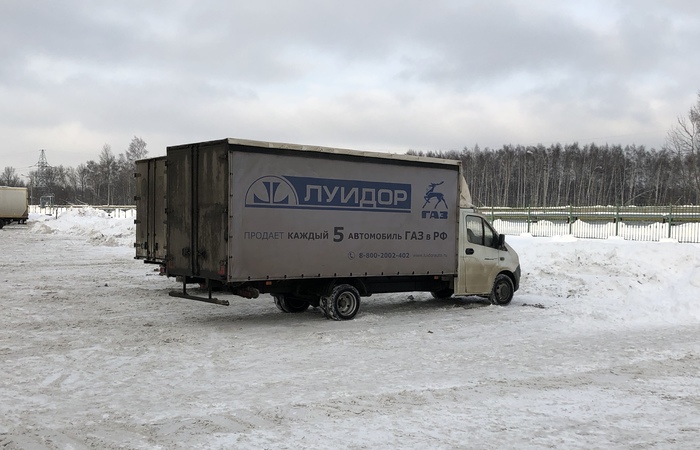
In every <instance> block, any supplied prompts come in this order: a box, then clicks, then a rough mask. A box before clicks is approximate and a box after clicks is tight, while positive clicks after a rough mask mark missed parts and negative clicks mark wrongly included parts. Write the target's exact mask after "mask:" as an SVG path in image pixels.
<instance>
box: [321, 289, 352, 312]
mask: <svg viewBox="0 0 700 450" xmlns="http://www.w3.org/2000/svg"><path fill="white" fill-rule="evenodd" d="M321 307H322V308H323V312H324V313H326V317H328V318H329V319H332V320H350V319H352V318H354V317H355V316H356V315H357V313H358V311H359V310H360V293H359V292H358V291H357V289H355V287H354V286H352V285H349V284H340V285H338V286H336V287H335V288H333V291H332V292H331V295H329V296H328V297H322V298H321Z"/></svg>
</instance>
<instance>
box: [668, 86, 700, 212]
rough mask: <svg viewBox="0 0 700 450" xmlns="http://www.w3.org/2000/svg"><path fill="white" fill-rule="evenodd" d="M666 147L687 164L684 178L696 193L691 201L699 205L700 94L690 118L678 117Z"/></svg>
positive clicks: (683, 168) (682, 166)
mask: <svg viewBox="0 0 700 450" xmlns="http://www.w3.org/2000/svg"><path fill="white" fill-rule="evenodd" d="M666 146H667V148H668V149H669V150H671V151H673V152H675V153H676V154H677V155H678V156H679V157H680V158H681V159H682V160H683V162H684V163H685V164H682V165H681V171H682V175H683V177H682V178H684V179H686V180H687V181H688V182H689V183H691V186H692V188H693V189H692V190H691V191H694V195H691V196H690V198H689V200H690V201H694V202H696V203H697V202H698V201H699V200H700V92H698V100H697V103H696V104H695V105H694V106H693V107H691V108H690V111H689V112H688V116H687V117H683V116H680V117H678V123H677V124H676V126H674V127H673V128H672V129H671V131H669V133H668V137H667V140H666ZM689 194H691V192H689Z"/></svg>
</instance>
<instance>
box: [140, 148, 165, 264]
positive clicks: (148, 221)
mask: <svg viewBox="0 0 700 450" xmlns="http://www.w3.org/2000/svg"><path fill="white" fill-rule="evenodd" d="M165 162H166V161H165V156H160V157H156V158H149V159H143V160H139V161H136V173H135V174H134V176H135V177H136V192H137V195H136V196H135V197H134V201H135V203H136V220H134V223H135V224H136V242H135V243H134V247H135V248H136V259H143V260H144V261H145V262H147V263H153V264H163V263H164V262H165V256H166V237H167V236H166V230H167V228H166V214H165V208H166V187H167V185H166V179H167V178H166V175H167V174H166V169H165Z"/></svg>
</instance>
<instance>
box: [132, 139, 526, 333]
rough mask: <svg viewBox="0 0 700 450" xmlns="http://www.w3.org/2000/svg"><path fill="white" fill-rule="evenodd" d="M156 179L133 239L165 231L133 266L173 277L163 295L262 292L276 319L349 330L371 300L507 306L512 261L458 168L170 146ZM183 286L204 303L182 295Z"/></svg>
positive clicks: (513, 286) (426, 161) (404, 159)
mask: <svg viewBox="0 0 700 450" xmlns="http://www.w3.org/2000/svg"><path fill="white" fill-rule="evenodd" d="M149 161H150V160H143V161H141V162H139V163H138V164H137V166H138V165H140V167H141V168H142V169H139V172H140V173H142V174H146V175H142V176H147V174H148V173H150V172H149V170H147V167H146V166H148V165H149V164H150V165H151V166H153V167H155V166H156V164H157V161H153V162H152V163H149ZM164 168H165V172H166V173H165V176H159V179H160V180H161V181H160V182H161V183H163V182H165V183H166V184H167V186H166V189H165V197H166V198H165V207H162V206H161V208H162V213H161V212H160V211H155V212H153V213H149V212H148V211H149V206H148V205H146V204H144V202H149V201H150V200H148V198H149V195H148V194H147V193H142V192H139V193H138V194H137V219H136V234H137V236H146V235H147V233H146V230H142V229H141V228H140V227H144V226H146V225H145V224H147V223H154V222H155V223H159V222H164V223H166V226H165V233H166V235H167V237H166V245H165V250H164V253H163V256H162V257H157V256H156V255H155V253H153V255H154V256H148V252H145V251H144V250H143V249H144V248H147V247H148V244H145V243H144V241H143V240H142V242H141V243H139V242H137V243H136V247H137V255H136V257H137V258H142V259H144V260H146V262H156V263H160V264H162V265H163V266H164V271H165V273H166V274H167V275H168V276H174V277H178V279H179V280H180V281H181V282H182V289H181V290H178V291H175V292H172V293H171V295H174V296H178V297H184V298H189V299H194V300H202V301H206V302H211V303H218V304H224V305H228V304H229V302H228V301H227V300H219V299H218V298H214V297H212V290H216V289H226V290H228V291H230V292H232V293H233V294H237V295H241V296H244V297H257V294H258V293H269V294H272V296H273V298H274V299H275V303H276V305H277V306H278V308H279V309H280V310H282V311H284V312H300V311H305V310H306V309H307V308H308V307H309V305H313V306H317V307H320V308H322V309H323V311H324V313H325V315H326V316H327V317H328V318H330V319H334V320H347V319H352V318H353V317H355V315H356V314H357V313H358V311H359V309H360V299H361V297H368V296H371V295H372V294H378V293H388V292H413V291H426V292H431V293H432V294H433V295H434V296H436V297H449V296H451V295H453V294H456V295H481V296H484V297H488V298H490V299H491V301H492V302H493V303H496V304H500V305H505V304H507V303H509V302H510V301H511V299H512V297H513V293H514V292H515V291H516V290H517V289H518V287H519V283H520V265H519V260H518V255H517V254H516V252H515V251H514V250H513V249H512V248H511V247H510V246H509V245H508V244H507V243H505V240H504V236H503V235H501V234H499V233H497V232H496V231H495V230H494V229H493V228H492V227H491V225H490V224H489V223H488V221H487V220H486V219H485V218H484V217H482V216H480V215H479V214H476V213H475V212H474V210H473V209H472V207H471V206H472V205H471V197H470V195H469V190H468V187H467V184H466V182H465V181H464V178H463V176H462V170H461V164H460V162H459V161H449V160H442V159H435V158H426V157H416V156H407V155H397V154H385V153H375V152H360V151H353V150H344V149H336V148H327V147H311V146H304V145H294V144H280V143H271V142H261V141H249V140H240V139H225V140H219V141H211V142H201V143H194V144H187V145H179V146H173V147H168V149H167V154H166V157H165V162H164ZM149 183H150V184H149ZM138 185H139V186H142V189H146V188H147V187H148V186H153V183H152V182H149V181H147V180H142V181H141V182H139V183H138ZM150 189H151V190H150V192H157V191H158V189H157V188H155V189H154V188H150ZM151 196H152V195H151ZM150 204H153V201H150ZM149 214H150V216H149ZM158 215H161V217H162V220H161V219H158V218H157V217H156V216H158ZM141 216H143V217H141ZM146 216H148V217H151V216H153V217H154V218H151V219H149V220H145V219H146ZM161 234H162V233H161ZM146 240H147V239H146ZM161 250H162V247H161ZM189 282H199V283H200V284H203V285H205V286H207V287H208V288H209V295H208V296H201V297H198V296H194V295H190V294H188V292H187V283H189Z"/></svg>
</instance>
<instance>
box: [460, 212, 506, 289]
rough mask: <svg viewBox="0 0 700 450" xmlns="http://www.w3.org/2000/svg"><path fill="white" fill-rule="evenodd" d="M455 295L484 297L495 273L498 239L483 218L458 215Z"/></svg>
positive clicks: (490, 286)
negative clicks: (457, 262) (457, 258)
mask: <svg viewBox="0 0 700 450" xmlns="http://www.w3.org/2000/svg"><path fill="white" fill-rule="evenodd" d="M460 216H461V217H460V221H459V226H460V230H459V243H458V245H459V265H458V270H457V273H458V275H457V289H456V292H455V293H456V294H461V295H465V294H469V295H471V294H477V295H480V294H488V293H489V292H491V288H492V287H493V282H494V280H495V278H496V275H497V274H498V272H499V267H500V264H499V262H500V259H499V258H500V255H499V249H498V248H496V246H497V245H498V244H497V240H498V239H497V238H498V235H497V234H496V232H495V231H494V230H493V228H491V226H490V225H489V224H488V222H487V221H486V220H484V218H483V217H481V216H478V215H476V214H473V213H470V212H469V211H465V210H463V211H460Z"/></svg>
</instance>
